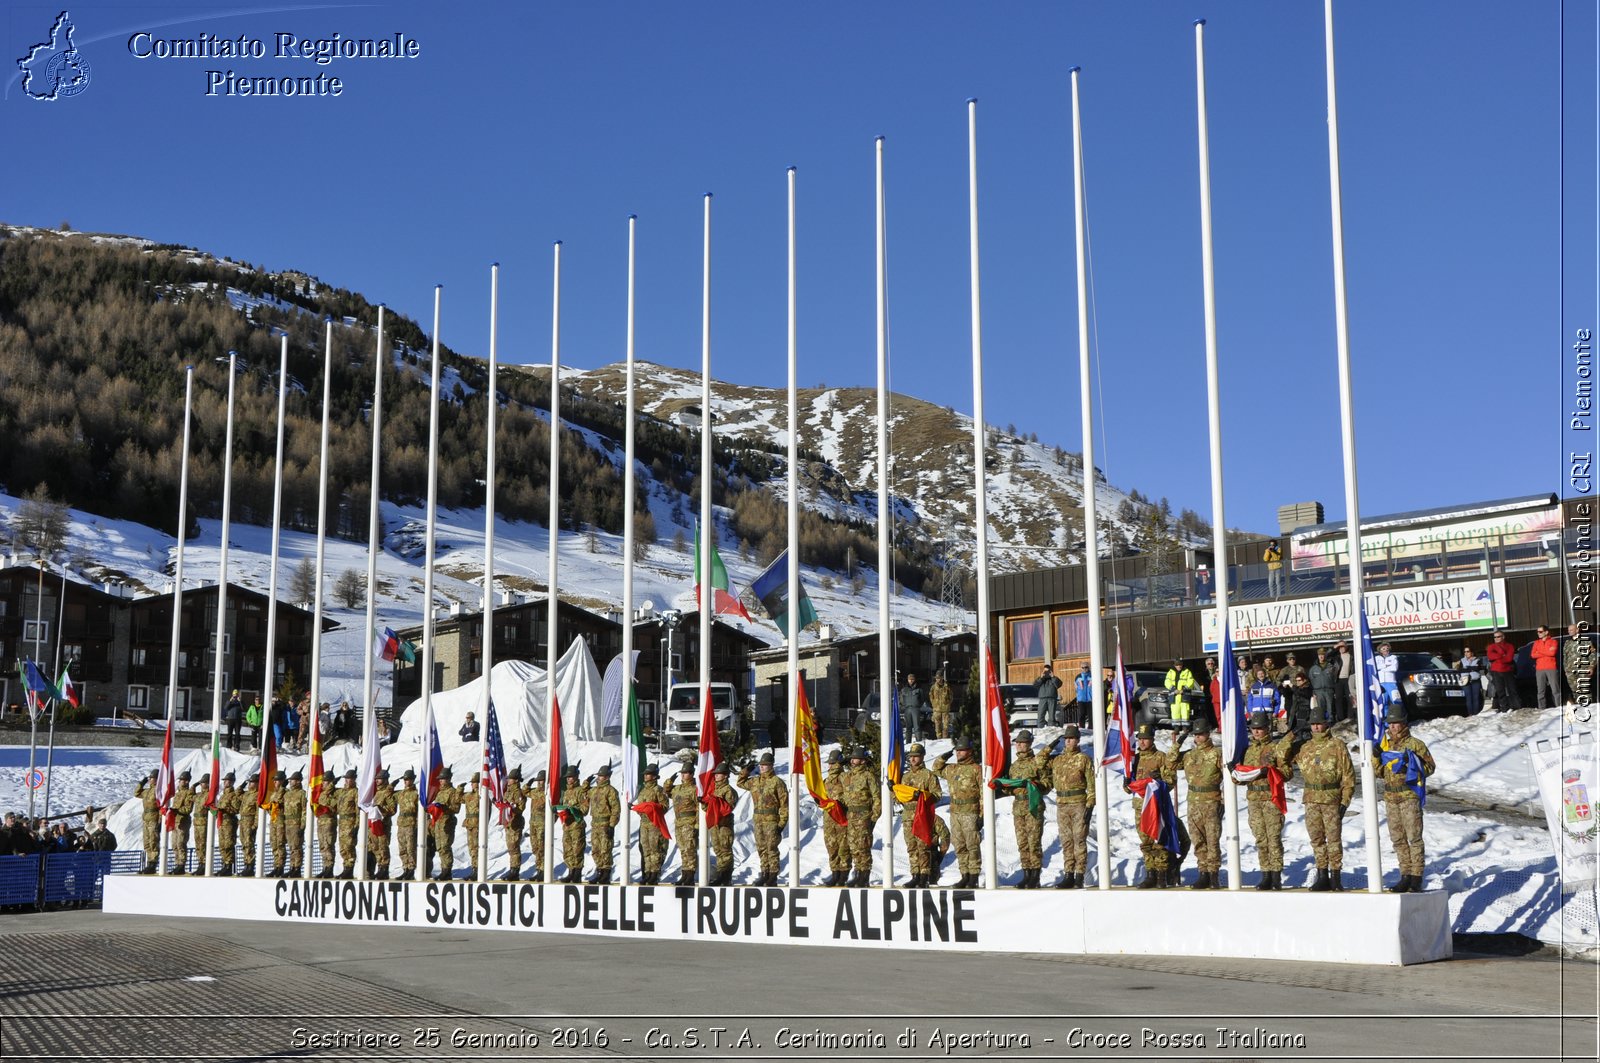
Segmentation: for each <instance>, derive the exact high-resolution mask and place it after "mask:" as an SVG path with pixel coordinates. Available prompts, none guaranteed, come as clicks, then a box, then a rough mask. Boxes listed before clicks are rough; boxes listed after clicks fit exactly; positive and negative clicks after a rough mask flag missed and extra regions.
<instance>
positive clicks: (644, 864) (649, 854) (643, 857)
mask: <svg viewBox="0 0 1600 1063" xmlns="http://www.w3.org/2000/svg"><path fill="white" fill-rule="evenodd" d="M660 774H661V769H659V768H657V767H656V766H655V765H654V764H646V765H645V767H644V782H643V783H641V784H640V786H639V794H638V796H637V797H635V798H634V802H633V807H634V808H635V809H639V808H644V807H647V806H651V805H654V806H656V807H655V809H654V811H656V812H657V813H658V814H660V816H661V817H662V819H663V821H664V820H665V819H666V815H667V810H668V809H669V808H670V807H671V802H670V801H668V799H667V792H666V791H665V790H663V789H662V788H661V784H660V782H658V781H657V780H658V779H659V778H660ZM639 856H640V870H639V882H640V884H641V885H645V886H654V885H656V884H657V883H658V882H660V881H661V861H662V860H664V859H666V856H667V839H666V838H665V837H664V836H663V835H662V833H661V832H660V831H659V830H657V829H656V825H655V824H654V823H652V822H650V817H648V816H646V815H644V814H643V813H641V814H640V816H639Z"/></svg>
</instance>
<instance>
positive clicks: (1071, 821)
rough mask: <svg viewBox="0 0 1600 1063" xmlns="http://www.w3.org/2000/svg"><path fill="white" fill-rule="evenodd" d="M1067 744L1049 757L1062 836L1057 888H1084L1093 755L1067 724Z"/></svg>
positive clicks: (1065, 738) (1065, 735)
mask: <svg viewBox="0 0 1600 1063" xmlns="http://www.w3.org/2000/svg"><path fill="white" fill-rule="evenodd" d="M1061 737H1062V741H1063V743H1064V744H1065V746H1064V748H1063V749H1062V751H1061V753H1060V755H1059V756H1054V757H1051V758H1050V762H1049V763H1050V785H1051V787H1052V788H1053V789H1054V790H1055V792H1056V831H1057V833H1058V834H1059V835H1060V837H1061V867H1062V872H1061V881H1060V882H1057V883H1056V889H1058V890H1076V889H1082V888H1083V876H1084V869H1085V867H1086V866H1087V865H1088V861H1089V810H1090V809H1092V808H1094V758H1093V757H1091V756H1089V754H1087V753H1085V752H1083V751H1082V750H1080V749H1079V748H1078V740H1079V738H1080V735H1079V733H1078V728H1077V727H1075V726H1074V725H1072V724H1070V723H1069V724H1067V726H1066V727H1065V728H1063V729H1062V732H1061Z"/></svg>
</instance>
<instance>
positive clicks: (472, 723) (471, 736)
mask: <svg viewBox="0 0 1600 1063" xmlns="http://www.w3.org/2000/svg"><path fill="white" fill-rule="evenodd" d="M459 733H460V735H461V740H462V741H463V742H476V741H478V735H479V734H480V733H481V729H480V728H479V726H478V721H477V720H475V719H474V718H473V716H472V713H470V712H469V713H467V719H466V722H464V723H463V724H462V725H461V731H460V732H459Z"/></svg>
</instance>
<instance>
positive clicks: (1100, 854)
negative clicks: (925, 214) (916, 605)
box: [1072, 67, 1131, 890]
mask: <svg viewBox="0 0 1600 1063" xmlns="http://www.w3.org/2000/svg"><path fill="white" fill-rule="evenodd" d="M1081 73H1082V71H1081V70H1080V69H1079V68H1078V67H1073V68H1072V188H1073V199H1074V204H1075V206H1074V210H1075V215H1074V216H1075V218H1076V222H1077V264H1078V395H1079V414H1080V416H1081V418H1082V420H1083V469H1082V472H1083V563H1084V582H1085V584H1086V585H1087V587H1088V592H1089V594H1088V597H1089V672H1090V675H1091V676H1092V677H1093V680H1094V682H1093V686H1092V688H1091V689H1093V691H1094V701H1093V703H1092V704H1093V706H1094V749H1095V784H1096V792H1098V793H1100V794H1102V795H1106V796H1104V797H1102V799H1101V800H1099V801H1096V802H1095V817H1094V831H1095V847H1096V854H1095V872H1096V874H1095V879H1096V881H1097V883H1098V884H1099V886H1100V888H1101V889H1103V890H1108V889H1110V888H1111V799H1110V796H1109V791H1108V790H1107V788H1106V763H1105V762H1106V735H1105V730H1106V690H1105V684H1104V683H1103V682H1101V680H1100V677H1101V676H1102V675H1104V674H1105V665H1106V652H1105V639H1104V637H1103V632H1102V624H1103V622H1104V618H1103V616H1102V613H1101V609H1100V518H1099V507H1098V506H1097V504H1096V499H1095V464H1094V403H1093V401H1092V398H1093V394H1094V382H1093V380H1092V379H1091V376H1090V358H1089V253H1088V248H1089V218H1088V206H1087V201H1086V198H1085V197H1086V193H1085V191H1084V187H1083V112H1082V107H1081V104H1080V99H1079V88H1078V80H1079V75H1080V74H1081ZM1130 741H1131V739H1130Z"/></svg>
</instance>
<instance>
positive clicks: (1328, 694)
mask: <svg viewBox="0 0 1600 1063" xmlns="http://www.w3.org/2000/svg"><path fill="white" fill-rule="evenodd" d="M1306 679H1307V680H1309V681H1310V683H1311V700H1312V703H1313V704H1314V705H1316V706H1317V707H1318V708H1320V709H1321V710H1322V712H1323V714H1325V715H1326V716H1327V718H1328V720H1329V721H1330V722H1332V721H1334V720H1337V719H1338V718H1339V699H1338V696H1337V695H1336V694H1335V693H1334V691H1335V690H1337V689H1338V688H1339V665H1338V662H1337V661H1331V660H1329V659H1328V648H1327V647H1326V646H1319V647H1317V663H1316V664H1313V665H1312V666H1311V667H1310V668H1309V669H1308V670H1307V671H1306ZM1312 719H1316V716H1315V715H1313V716H1312Z"/></svg>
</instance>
